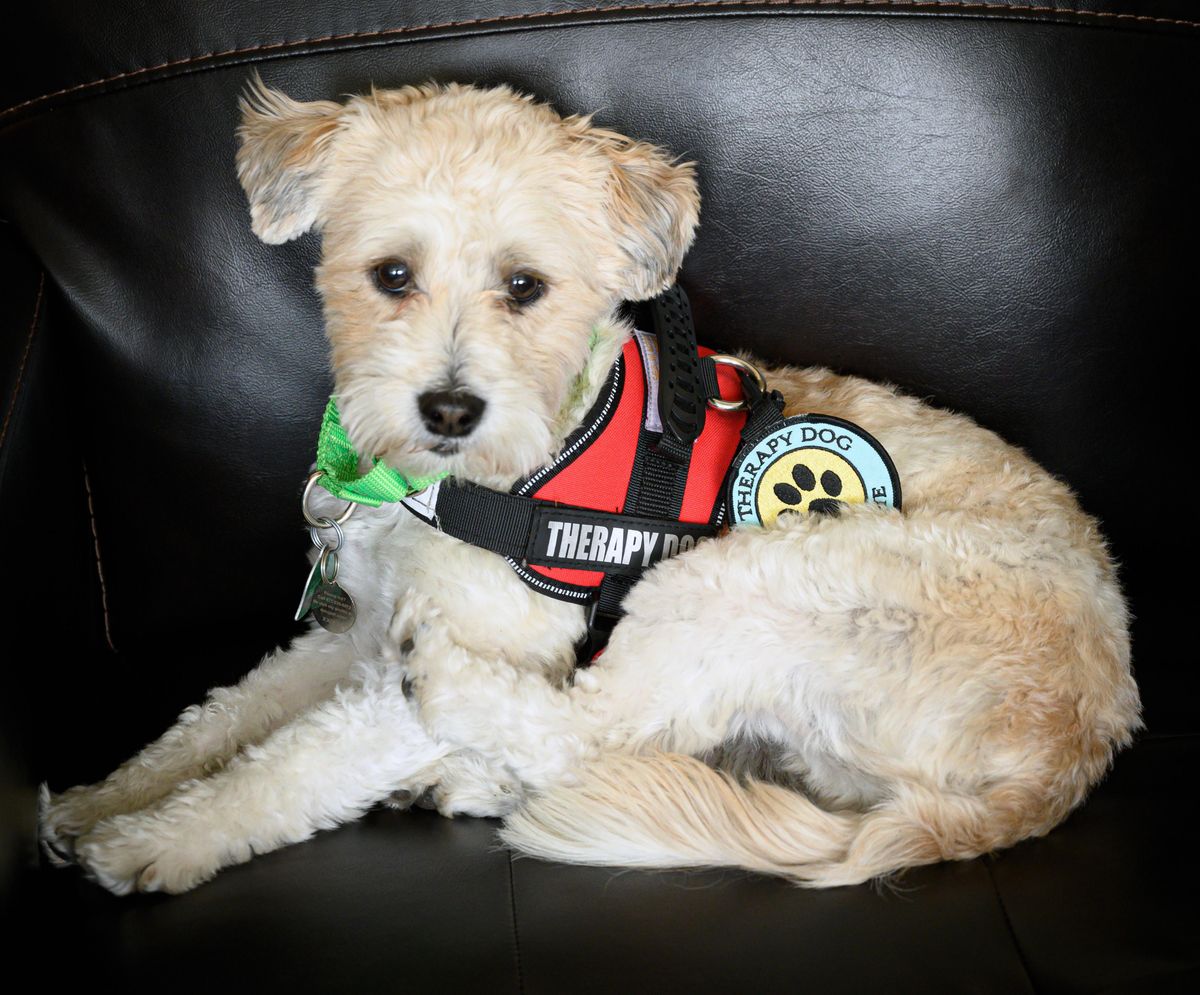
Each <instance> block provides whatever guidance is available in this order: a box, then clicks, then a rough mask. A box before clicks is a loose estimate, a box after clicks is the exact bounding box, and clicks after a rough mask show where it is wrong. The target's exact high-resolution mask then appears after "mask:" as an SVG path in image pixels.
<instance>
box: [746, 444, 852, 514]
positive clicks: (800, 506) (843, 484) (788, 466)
mask: <svg viewBox="0 0 1200 995" xmlns="http://www.w3.org/2000/svg"><path fill="white" fill-rule="evenodd" d="M755 499H756V504H757V509H756V510H757V511H758V519H759V521H760V522H762V524H763V525H768V526H769V525H773V524H774V522H775V519H777V518H778V517H779V516H780V515H782V514H784V513H785V512H799V513H801V514H805V513H807V512H809V511H829V510H832V511H836V504H832V505H831V504H825V503H824V502H831V503H832V502H838V501H843V502H846V503H848V504H861V503H862V502H864V501H866V499H867V491H866V487H865V486H864V485H863V481H862V477H860V476H859V475H858V471H857V470H856V469H854V465H853V464H852V463H851V462H850V461H849V460H847V459H846V458H845V457H844V456H841V455H839V454H838V453H835V452H832V451H831V450H828V449H818V448H816V447H806V448H804V449H793V450H792V451H791V452H787V453H784V454H783V455H782V456H780V457H779V459H777V460H776V461H775V462H774V463H772V464H771V465H770V466H769V467H767V469H766V471H765V472H764V473H763V475H762V479H761V480H760V481H759V485H758V493H757V494H756V495H755ZM814 502H815V503H816V504H815V507H814Z"/></svg>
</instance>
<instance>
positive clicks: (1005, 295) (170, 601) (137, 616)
mask: <svg viewBox="0 0 1200 995" xmlns="http://www.w3.org/2000/svg"><path fill="white" fill-rule="evenodd" d="M12 16H16V17H17V19H16V21H11V20H10V18H11V17H12ZM6 21H9V24H10V30H9V31H8V33H6V34H5V35H4V36H3V39H2V40H0V48H2V49H3V56H4V63H3V64H4V65H5V66H6V73H5V76H4V80H3V84H2V96H0V107H2V108H3V109H2V110H0V220H2V222H3V223H2V224H0V259H2V260H3V263H4V266H3V268H2V269H0V274H2V280H3V287H4V293H3V294H2V295H0V326H2V327H3V337H2V345H0V348H2V349H3V357H2V359H0V370H2V371H3V382H2V384H0V387H2V393H0V403H2V404H3V412H2V417H3V427H2V429H0V475H2V476H0V535H2V536H3V540H4V541H3V545H2V546H0V576H3V578H4V581H3V584H4V591H5V593H4V597H3V599H2V602H0V604H2V607H3V613H4V619H5V622H6V625H5V636H6V639H5V651H4V659H5V664H6V666H5V685H4V690H3V692H0V700H2V702H3V704H2V705H0V708H2V710H3V715H2V718H3V727H2V734H0V740H2V743H3V751H2V753H0V779H2V782H3V783H2V785H0V797H2V798H3V799H4V806H5V814H6V822H5V838H4V839H5V844H6V846H5V860H4V863H3V869H2V871H0V874H2V875H3V877H2V878H0V888H2V889H3V892H4V896H5V907H6V917H7V918H8V922H7V923H6V926H5V929H4V933H3V936H4V940H5V943H6V945H7V944H9V943H11V944H12V947H11V948H10V949H11V952H12V955H11V957H10V958H8V961H9V965H10V966H11V965H15V964H17V963H18V962H19V960H20V959H21V958H22V957H27V958H30V964H31V966H34V967H35V969H36V970H37V980H38V983H39V984H48V985H49V984H54V983H56V982H57V983H62V984H67V983H79V982H82V983H86V984H94V983H98V982H101V981H104V980H109V981H116V982H119V983H121V984H122V985H123V987H124V988H125V989H127V990H141V989H143V988H145V989H149V988H154V989H155V990H161V991H172V992H174V991H188V990H194V989H204V990H205V991H210V992H211V991H221V990H222V989H224V990H230V991H241V990H244V989H249V988H251V987H253V988H254V989H256V990H262V991H281V990H285V989H287V990H289V991H335V990H336V991H342V990H346V991H351V990H355V991H381V990H385V989H386V990H389V991H390V990H395V989H396V988H398V987H400V986H404V985H406V984H420V985H422V986H430V985H433V986H438V987H440V988H443V989H445V990H448V991H475V990H479V991H487V992H507V991H528V992H560V991H561V992H591V991H597V992H611V991H618V990H625V989H629V990H633V991H642V990H645V991H684V990H686V991H693V992H694V991H727V992H750V991H765V992H774V991H810V992H843V991H844V992H871V991H889V992H891V991H896V992H922V993H928V992H967V991H971V992H1026V991H1037V992H1102V991H1103V992H1143V991H1148V992H1172V991H1178V992H1185V991H1186V992H1194V991H1200V952H1198V951H1200V921H1198V916H1197V911H1196V909H1197V899H1196V893H1197V890H1196V886H1197V884H1198V883H1200V882H1198V881H1197V875H1196V872H1195V870H1194V863H1195V861H1194V854H1193V853H1192V852H1191V846H1192V845H1194V843H1195V841H1196V837H1197V834H1196V830H1195V822H1194V821H1193V820H1192V819H1191V817H1187V816H1186V815H1185V814H1184V813H1185V811H1186V808H1185V806H1186V804H1187V803H1188V802H1190V801H1191V799H1192V796H1194V794H1195V791H1194V785H1195V781H1196V777H1195V764H1196V761H1197V760H1200V740H1198V739H1197V735H1196V733H1197V723H1196V718H1195V707H1194V704H1193V701H1194V696H1195V693H1196V690H1197V680H1196V676H1195V658H1196V652H1195V649H1194V644H1193V643H1192V642H1191V639H1190V635H1191V630H1190V626H1191V624H1192V622H1193V619H1194V617H1195V615H1196V610H1195V608H1194V607H1193V606H1191V605H1190V604H1188V603H1185V601H1184V598H1185V596H1187V595H1188V592H1189V591H1191V590H1192V582H1191V579H1190V575H1191V574H1193V573H1194V569H1193V562H1194V561H1193V557H1194V552H1193V548H1194V543H1193V542H1192V540H1191V524H1190V521H1189V518H1190V510H1191V509H1190V502H1189V501H1188V497H1189V495H1190V485H1188V484H1187V483H1186V481H1187V479H1190V478H1189V477H1188V473H1189V471H1192V470H1193V469H1194V468H1193V467H1192V466H1191V465H1190V464H1192V463H1194V452H1195V443H1194V440H1193V438H1192V433H1193V431H1194V429H1193V428H1192V421H1191V419H1189V417H1188V415H1189V413H1190V412H1189V410H1188V409H1189V407H1190V401H1191V399H1192V397H1193V396H1194V394H1195V391H1196V389H1195V387H1194V385H1193V384H1192V383H1191V382H1190V379H1189V374H1188V372H1187V371H1188V370H1189V366H1188V361H1187V360H1186V353H1185V351H1184V350H1185V349H1186V348H1187V346H1186V343H1187V341H1189V340H1190V335H1191V333H1188V332H1187V329H1188V328H1189V327H1192V328H1194V322H1195V318H1194V308H1193V306H1192V305H1193V301H1194V296H1195V289H1196V287H1195V285H1196V279H1197V274H1198V272H1200V271H1198V269H1197V253H1196V250H1195V236H1196V231H1197V224H1196V221H1197V217H1196V214H1197V211H1196V207H1197V192H1198V191H1197V179H1196V177H1197V174H1196V169H1195V161H1194V156H1193V153H1191V152H1190V151H1189V149H1190V143H1191V141H1192V140H1193V139H1194V138H1195V135H1196V131H1197V123H1198V122H1197V111H1196V108H1197V97H1198V96H1200V93H1198V86H1197V77H1196V74H1195V66H1196V60H1197V57H1198V56H1200V9H1198V8H1197V7H1196V5H1195V4H1194V3H1191V2H1189V0H1076V2H1074V3H1072V2H1068V0H1033V2H1028V0H1009V2H1004V3H1001V2H987V3H985V2H975V0H969V2H960V3H940V2H908V0H812V2H786V0H785V2H778V0H777V2H772V3H751V2H741V0H709V2H702V3H674V2H667V0H652V2H644V3H622V2H616V3H603V4H594V3H586V2H585V3H572V2H569V0H544V2H543V3H541V4H531V3H529V2H527V0H525V2H522V0H439V2H435V0H413V2H401V3H385V2H382V0H360V2H355V3H350V2H341V3H338V2H330V0H313V2H310V3H307V4H297V3H280V2H277V0H264V2H259V3H249V2H238V0H225V2H221V3H215V2H205V3H198V2H196V0H157V2H154V3H149V2H127V3H121V4H112V3H103V2H100V3H93V4H87V5H85V4H81V3H78V2H76V3H71V2H68V0H42V2H41V3H39V4H36V5H30V6H29V7H28V9H26V10H25V11H24V12H23V13H22V14H20V15H6ZM253 69H257V70H259V71H260V72H261V73H262V74H263V76H264V77H265V78H266V80H267V81H268V82H270V83H272V84H273V85H276V86H279V87H281V88H283V89H284V90H286V91H287V92H288V93H290V94H292V95H294V96H297V97H300V98H305V99H312V98H317V97H330V96H336V95H338V94H342V93H347V92H352V91H360V90H362V89H363V88H364V87H366V86H367V85H368V84H369V83H370V82H372V81H374V82H375V83H377V84H379V85H381V86H390V85H399V84H403V83H410V82H417V81H421V80H424V79H428V78H434V79H439V80H465V81H474V82H479V83H494V82H500V81H507V82H511V83H513V84H516V85H517V86H519V87H521V88H524V89H526V90H528V91H531V92H533V93H535V94H538V95H541V96H544V97H547V98H550V99H552V100H553V101H554V102H555V104H556V105H557V106H558V107H559V108H560V109H562V110H564V111H591V110H599V112H600V113H599V120H600V121H602V122H603V123H604V124H606V125H608V126H611V127H613V128H616V129H618V130H621V131H624V132H627V133H629V134H632V135H636V136H639V137H642V138H645V139H649V140H651V141H655V142H658V143H660V144H662V145H664V146H666V147H668V148H670V149H672V150H674V151H675V152H677V153H680V154H682V155H685V156H687V157H690V158H693V159H695V160H696V161H698V163H699V164H700V173H701V185H702V192H703V196H704V208H703V212H702V224H701V229H700V235H699V240H698V242H697V244H696V247H695V249H694V250H693V251H692V253H691V254H690V255H689V257H688V259H687V261H686V263H685V266H684V269H683V273H682V277H681V281H682V283H683V284H684V286H685V287H686V288H687V290H688V292H689V293H690V295H691V298H692V302H693V305H694V307H695V310H696V313H697V319H698V324H699V328H700V333H701V336H702V339H703V340H705V341H707V342H709V343H710V344H713V345H715V346H741V347H747V348H750V349H753V350H755V351H757V352H759V353H761V354H763V355H766V356H770V357H772V358H776V359H781V360H788V361H791V362H794V363H804V364H808V363H821V364H827V365H831V366H833V367H835V368H837V369H839V370H842V371H845V372H850V373H855V374H859V375H863V376H866V377H871V378H875V379H882V380H890V381H894V382H896V383H899V384H900V385H901V386H903V387H904V388H905V389H907V390H908V391H910V392H912V393H914V394H917V395H920V396H922V397H925V398H928V399H930V400H932V401H933V402H934V403H936V404H939V405H944V406H946V407H950V408H955V409H959V410H963V411H966V412H968V413H970V414H971V415H973V416H974V417H975V418H977V419H978V420H979V421H981V422H982V423H984V424H985V425H988V426H990V427H991V428H994V429H996V430H997V431H999V432H1000V433H1001V434H1003V435H1004V436H1006V437H1008V438H1009V439H1011V440H1013V441H1015V442H1017V443H1019V444H1021V445H1023V446H1025V447H1026V448H1027V449H1028V450H1029V451H1030V452H1031V453H1032V454H1033V455H1034V456H1035V457H1036V458H1037V459H1039V460H1040V461H1041V462H1042V463H1044V464H1045V465H1046V466H1048V467H1049V468H1050V469H1051V470H1052V471H1054V472H1055V473H1057V474H1060V475H1061V476H1062V477H1063V478H1064V479H1066V480H1067V481H1068V482H1069V483H1070V484H1071V485H1072V486H1073V487H1074V488H1075V489H1076V490H1077V491H1078V493H1079V495H1080V498H1081V500H1082V502H1083V504H1084V505H1085V507H1087V508H1088V509H1089V510H1090V511H1091V512H1093V513H1094V514H1096V515H1098V516H1100V518H1101V519H1102V520H1103V522H1104V527H1105V530H1106V533H1107V535H1108V536H1109V538H1110V539H1111V542H1112V546H1113V549H1114V550H1115V553H1116V555H1117V557H1118V558H1119V559H1120V561H1121V563H1122V576H1123V579H1124V582H1125V584H1126V588H1127V591H1128V593H1129V596H1130V597H1131V599H1132V603H1133V607H1134V611H1135V612H1136V615H1137V622H1136V631H1135V662H1136V667H1137V675H1138V679H1139V682H1140V685H1141V688H1142V691H1143V695H1144V701H1145V710H1146V711H1145V714H1146V723H1147V727H1146V731H1145V733H1144V734H1143V735H1142V736H1141V738H1140V740H1139V742H1138V743H1137V744H1136V746H1134V748H1132V749H1131V750H1129V751H1128V752H1126V753H1125V754H1123V755H1122V756H1121V757H1120V758H1119V759H1118V761H1117V763H1116V766H1115V768H1114V770H1113V772H1112V775H1111V777H1110V778H1109V779H1108V781H1107V782H1106V783H1105V784H1104V785H1103V786H1101V787H1100V788H1099V789H1098V790H1097V791H1096V792H1095V793H1094V795H1093V796H1092V797H1091V799H1090V800H1089V801H1088V802H1087V803H1086V804H1085V805H1084V806H1083V807H1082V808H1081V809H1080V810H1079V811H1078V812H1076V813H1075V814H1074V815H1073V816H1072V817H1071V818H1070V819H1069V820H1068V821H1067V822H1066V823H1065V824H1064V825H1063V826H1061V827H1060V828H1058V829H1057V830H1055V831H1054V832H1053V833H1051V834H1050V835H1049V836H1047V837H1046V838H1044V839H1040V840H1035V841H1030V842H1027V843H1024V844H1022V845H1020V846H1017V847H1015V848H1014V849H1012V850H1010V851H1008V852H1005V853H1001V854H999V855H996V856H994V857H991V858H986V859H980V860H975V861H971V862H966V863H957V864H946V865H940V866H935V867H930V868H925V869H922V870H919V871H916V872H913V873H910V874H908V875H907V876H905V877H904V878H903V879H902V880H901V881H900V882H899V886H898V887H896V888H887V889H883V890H882V891H881V890H879V889H876V888H871V887H859V888H847V889H837V890H833V891H824V892H809V891H802V890H797V889H794V888H791V887H789V886H788V885H786V884H783V883H781V882H779V881H775V880H770V879H766V878H759V877H754V876H750V875H746V874H742V873H735V872H728V871H727V872H711V873H708V872H706V873H690V874H683V873H667V874H645V873H632V872H630V873H619V872H614V871H611V870H602V869H583V868H568V867H561V866H555V865H551V864H546V863H541V862H538V861H534V860H513V859H510V856H509V855H508V854H507V853H506V852H504V851H502V850H499V849H497V848H496V847H495V845H494V838H493V837H494V831H495V825H494V824H492V823H490V822H474V821H469V820H467V821H454V822H450V821H447V820H443V819H440V818H439V817H437V816H436V815H433V814H431V813H428V812H414V813H395V812H390V811H386V812H385V811H378V812H374V813H372V814H370V815H369V816H368V817H367V818H366V819H365V820H364V821H362V822H361V823H359V824H356V825H353V826H349V827H345V828H343V829H341V830H338V831H336V832H330V833H323V834H321V835H320V836H319V837H318V838H317V839H315V840H314V841H312V842H310V843H307V844H304V845H300V846H295V847H291V848H288V849H285V850H283V851H280V852H277V853H273V854H270V855H267V856H264V857H260V858H256V859H255V860H254V861H252V862H251V863H250V864H249V865H246V866H243V867H240V868H235V869H232V870H229V871H227V872H225V873H223V874H221V875H220V876H219V877H218V878H217V879H216V880H215V881H214V882H212V883H211V884H208V885H205V886H203V887H202V888H200V889H199V890H197V891H195V892H193V893H190V894H187V895H184V896H181V897H163V896H156V895H151V896H136V897H132V898H126V899H117V898H114V897H112V896H110V895H108V894H107V893H105V892H102V891H101V890H100V889H98V888H97V887H95V886H94V885H91V884H89V883H87V882H85V881H83V880H82V878H81V877H80V875H79V874H78V873H77V872H75V871H72V870H65V871H64V870H52V869H50V868H48V867H45V866H39V862H38V856H37V851H36V847H35V846H34V843H33V794H34V788H35V786H36V784H37V783H38V782H39V781H40V780H43V779H46V780H48V781H49V782H50V784H51V785H52V786H53V787H54V788H55V789H59V790H61V789H63V788H66V787H67V786H69V785H71V784H75V783H78V782H83V781H89V780H93V779H96V778H99V777H101V776H103V775H104V774H105V773H106V772H107V771H108V770H110V769H111V768H112V767H113V766H114V765H116V764H117V763H118V762H120V761H121V760H123V759H124V758H125V757H126V756H128V755H129V754H131V753H132V752H133V751H134V750H136V749H137V748H138V747H140V746H141V745H142V744H143V743H145V742H146V741H148V740H149V739H151V738H153V737H154V736H156V735H157V734H158V733H160V732H161V731H162V730H163V729H164V728H165V727H166V726H167V724H168V723H169V722H170V721H171V720H172V719H173V718H174V716H175V715H176V714H177V713H178V712H179V710H180V709H181V708H183V707H184V706H185V705H188V704H190V703H192V702H194V701H197V700H199V699H200V698H201V697H202V695H203V693H204V691H205V689H206V688H208V687H210V686H215V685H219V684H226V683H229V682H231V681H233V680H235V679H236V678H237V677H238V676H239V675H240V674H242V673H243V672H244V671H245V670H247V669H248V668H249V667H251V666H252V665H253V664H254V663H255V662H256V661H257V659H258V657H259V656H260V654H262V653H263V652H264V651H266V650H267V649H269V648H270V647H271V646H273V645H275V644H276V643H278V642H279V641H281V640H285V639H287V638H288V637H289V636H290V635H291V634H292V632H293V631H294V628H293V626H292V625H291V623H290V621H289V619H290V612H291V610H292V608H293V602H294V601H295V599H296V596H297V593H298V590H299V586H300V584H301V582H302V580H303V577H304V562H303V554H304V550H305V544H306V542H307V539H306V536H305V534H304V532H303V531H302V530H301V528H300V519H299V515H298V506H297V497H298V485H299V482H300V480H301V478H302V475H303V474H304V471H305V469H306V467H307V466H308V462H309V460H310V458H311V452H312V447H313V444H314V439H315V432H316V427H317V424H318V420H319V416H320V412H321V408H322V403H323V399H324V397H325V395H326V393H327V391H328V387H329V381H328V375H327V371H326V364H325V345H324V342H323V339H322V333H321V320H320V312H319V307H318V301H317V298H316V296H315V294H314V292H313V290H312V287H311V281H310V271H311V268H312V265H313V263H314V262H315V260H316V256H317V249H318V245H317V241H316V239H315V238H313V237H311V236H310V237H307V238H305V239H303V240H301V241H299V242H297V243H293V244H290V245H288V246H284V247H267V246H264V245H262V244H260V243H259V242H258V241H257V240H256V239H255V238H254V236H253V235H252V234H251V232H250V229H249V224H248V218H247V211H246V206H245V203H244V200H243V196H242V193H241V191H240V189H239V187H238V185H237V182H236V179H235V176H234V171H233V155H234V148H235V142H234V128H235V126H236V124H237V111H236V97H237V94H238V92H239V91H240V90H241V89H242V87H243V86H244V84H245V83H246V80H247V78H248V76H249V75H250V73H251V71H252V70H253ZM747 665H749V666H752V665H753V662H752V661H749V662H748V664H747ZM35 953H37V954H38V955H39V958H40V959H38V960H36V961H35V960H33V959H32V958H33V957H34V954H35Z"/></svg>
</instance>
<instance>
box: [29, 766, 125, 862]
mask: <svg viewBox="0 0 1200 995" xmlns="http://www.w3.org/2000/svg"><path fill="white" fill-rule="evenodd" d="M110 814H111V807H110V806H109V805H108V804H106V798H105V796H104V793H103V791H102V788H101V786H100V785H94V784H81V785H78V786H77V787H74V788H68V789H67V790H66V791H64V792H63V793H62V794H58V795H56V794H54V793H53V792H52V791H51V790H50V787H49V785H47V784H46V782H45V781H43V782H42V783H41V785H40V786H39V787H38V840H39V841H40V842H41V845H42V850H43V852H44V853H45V854H46V857H47V858H48V859H49V861H50V863H51V864H53V865H55V866H56V867H62V866H63V865H65V864H70V863H74V861H75V841H76V840H77V839H78V838H79V837H80V836H83V835H84V834H85V833H87V832H89V831H90V830H91V828H92V827H93V826H94V825H96V823H97V822H100V821H101V820H102V819H104V818H106V817H107V816H109V815H110Z"/></svg>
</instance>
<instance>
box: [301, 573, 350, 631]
mask: <svg viewBox="0 0 1200 995" xmlns="http://www.w3.org/2000/svg"><path fill="white" fill-rule="evenodd" d="M312 617H313V618H315V619H316V620H317V624H318V625H319V626H321V628H322V629H327V630H328V631H329V632H349V631H350V629H351V627H353V625H354V620H355V619H356V618H357V617H358V612H357V611H356V609H355V607H354V599H353V598H352V597H350V595H349V594H347V593H346V592H345V591H344V590H342V588H341V587H340V586H338V585H337V584H326V583H321V584H318V585H317V590H316V593H315V594H314V595H313V599H312Z"/></svg>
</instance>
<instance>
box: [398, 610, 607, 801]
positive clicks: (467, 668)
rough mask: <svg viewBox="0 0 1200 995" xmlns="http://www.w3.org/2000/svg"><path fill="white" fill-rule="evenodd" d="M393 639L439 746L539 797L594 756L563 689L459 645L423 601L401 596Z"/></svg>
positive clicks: (539, 673)
mask: <svg viewBox="0 0 1200 995" xmlns="http://www.w3.org/2000/svg"><path fill="white" fill-rule="evenodd" d="M391 637H392V638H393V639H394V640H396V642H397V644H399V645H401V646H402V648H403V650H404V652H405V654H406V655H405V666H406V669H407V671H408V683H409V686H410V688H411V691H412V694H413V697H414V700H415V701H416V703H417V707H418V714H419V717H420V721H421V723H422V724H423V725H424V726H425V727H426V729H428V730H429V732H430V734H431V735H432V736H433V737H434V738H436V739H438V740H439V741H443V742H446V743H449V744H451V745H452V746H454V747H456V748H458V749H461V750H466V751H470V752H471V753H473V754H475V755H476V757H477V759H478V761H479V762H481V763H482V764H484V765H486V767H487V768H488V769H490V770H492V771H495V772H496V773H497V776H498V777H499V776H502V775H503V776H507V777H509V778H515V779H516V780H517V781H518V782H519V783H520V785H521V786H522V787H524V788H528V789H533V790H538V789H541V788H545V787H548V786H550V785H554V784H559V783H562V782H563V781H564V780H570V778H571V772H572V771H573V770H574V769H575V768H576V767H577V766H578V765H579V764H580V763H581V762H583V761H585V760H586V759H587V757H588V756H590V755H591V753H592V751H593V750H594V747H595V736H594V734H593V733H592V731H591V730H590V727H589V726H588V724H587V722H586V719H585V717H584V716H582V715H580V714H579V713H578V711H577V710H576V709H575V708H574V707H573V705H572V702H571V700H570V698H569V697H568V695H567V694H566V693H565V691H564V689H563V688H562V687H559V686H556V685H555V684H554V683H551V681H549V680H548V679H547V676H546V673H545V672H544V671H543V670H542V669H540V668H537V667H536V666H528V667H526V666H521V665H519V664H518V663H516V662H514V661H512V660H509V659H506V658H505V657H503V656H502V655H499V654H495V655H484V654H483V653H480V652H478V651H476V650H474V649H472V648H470V647H466V646H463V645H462V644H461V643H459V642H458V641H457V640H456V639H455V638H454V628H453V624H452V622H451V621H450V620H448V619H447V618H445V617H444V616H443V615H442V614H441V613H440V612H439V611H438V609H437V608H436V607H434V606H433V605H432V603H431V602H429V601H428V600H426V599H423V598H420V597H419V596H418V595H415V594H413V593H410V594H409V595H408V596H406V598H405V599H403V600H402V602H401V608H400V609H399V611H398V612H397V615H396V617H395V619H394V620H393V623H392V632H391ZM450 787H452V785H451V784H450V783H448V784H447V788H450ZM509 801H510V804H509V805H508V807H509V808H510V807H511V800H509ZM506 810H507V809H506V808H500V809H497V810H496V811H494V812H489V813H487V814H495V815H502V814H505V811H506ZM446 814H450V813H446Z"/></svg>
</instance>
